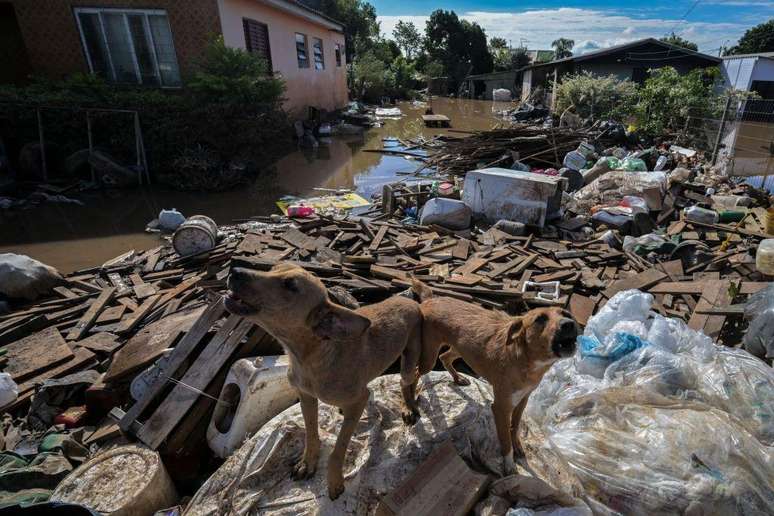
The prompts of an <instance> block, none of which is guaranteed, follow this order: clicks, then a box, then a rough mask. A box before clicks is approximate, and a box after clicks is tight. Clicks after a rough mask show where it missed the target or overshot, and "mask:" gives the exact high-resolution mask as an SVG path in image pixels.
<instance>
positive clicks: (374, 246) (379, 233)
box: [368, 225, 389, 251]
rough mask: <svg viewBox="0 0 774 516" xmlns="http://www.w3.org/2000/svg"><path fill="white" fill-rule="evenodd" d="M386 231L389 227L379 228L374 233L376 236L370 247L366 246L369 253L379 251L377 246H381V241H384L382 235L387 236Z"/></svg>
mask: <svg viewBox="0 0 774 516" xmlns="http://www.w3.org/2000/svg"><path fill="white" fill-rule="evenodd" d="M388 229H389V227H388V226H387V225H384V226H382V227H380V228H379V231H377V232H376V236H375V237H374V240H373V242H371V245H369V246H368V250H369V251H376V250H377V249H379V246H380V245H382V240H384V235H386V234H387V230H388Z"/></svg>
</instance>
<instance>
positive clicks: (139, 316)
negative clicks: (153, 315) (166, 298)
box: [116, 294, 161, 334]
mask: <svg viewBox="0 0 774 516" xmlns="http://www.w3.org/2000/svg"><path fill="white" fill-rule="evenodd" d="M160 300H161V294H155V295H153V296H151V297H149V298H148V299H146V300H145V301H143V303H142V304H141V305H140V306H139V307H138V308H137V310H135V311H134V312H132V313H131V314H129V316H128V317H127V318H126V319H124V321H123V322H122V323H121V324H120V325H119V326H118V328H116V333H119V334H121V333H129V332H130V331H132V330H134V329H135V328H137V326H139V324H140V323H141V322H142V320H143V319H144V318H145V316H146V315H148V314H149V313H150V311H151V310H153V309H154V308H155V307H156V304H157V303H159V302H160Z"/></svg>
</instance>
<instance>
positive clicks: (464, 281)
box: [446, 273, 484, 285]
mask: <svg viewBox="0 0 774 516" xmlns="http://www.w3.org/2000/svg"><path fill="white" fill-rule="evenodd" d="M483 279H484V278H482V277H481V276H479V275H477V274H473V273H470V274H452V275H451V276H449V277H448V278H446V281H447V282H448V283H458V284H460V285H476V284H478V283H481V281H482V280H483Z"/></svg>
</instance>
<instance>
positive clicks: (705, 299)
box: [688, 281, 730, 339]
mask: <svg viewBox="0 0 774 516" xmlns="http://www.w3.org/2000/svg"><path fill="white" fill-rule="evenodd" d="M703 283H704V285H705V288H704V292H703V293H702V296H701V299H699V302H698V303H696V309H695V310H694V312H693V314H692V315H691V318H690V319H689V320H688V327H689V328H691V329H693V330H696V331H704V327H705V326H706V325H707V323H709V322H710V317H713V318H715V317H722V319H723V321H725V316H712V315H709V314H707V313H706V312H704V311H703V310H706V309H708V308H713V307H715V306H716V302H717V300H718V299H719V298H720V297H722V295H721V290H723V289H724V288H725V289H726V290H728V286H729V285H730V282H728V281H706V282H703ZM726 304H727V303H726ZM717 324H718V323H717V319H715V320H713V321H712V324H711V328H710V329H712V330H714V329H715V328H716V327H717ZM718 331H719V330H718ZM708 336H709V335H708ZM712 338H713V339H715V338H717V336H715V337H712Z"/></svg>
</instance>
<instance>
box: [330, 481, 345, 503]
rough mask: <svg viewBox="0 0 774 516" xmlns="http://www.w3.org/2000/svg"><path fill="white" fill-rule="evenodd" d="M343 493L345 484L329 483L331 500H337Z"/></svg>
mask: <svg viewBox="0 0 774 516" xmlns="http://www.w3.org/2000/svg"><path fill="white" fill-rule="evenodd" d="M343 492H344V483H343V482H341V483H336V484H331V483H328V498H330V499H331V500H335V499H336V498H338V497H339V496H341V493H343Z"/></svg>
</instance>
